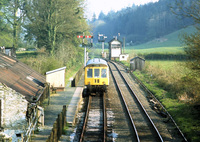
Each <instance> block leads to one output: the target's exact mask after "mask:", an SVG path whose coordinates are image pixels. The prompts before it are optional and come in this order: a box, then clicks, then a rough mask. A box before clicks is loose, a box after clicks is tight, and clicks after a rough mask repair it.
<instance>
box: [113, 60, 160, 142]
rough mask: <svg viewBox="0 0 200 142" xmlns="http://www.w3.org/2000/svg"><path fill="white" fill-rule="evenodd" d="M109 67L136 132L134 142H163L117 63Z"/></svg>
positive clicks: (132, 127) (133, 129)
mask: <svg viewBox="0 0 200 142" xmlns="http://www.w3.org/2000/svg"><path fill="white" fill-rule="evenodd" d="M109 67H110V72H111V74H112V76H113V78H114V81H115V82H116V85H117V88H118V90H119V93H120V94H121V98H122V100H123V101H122V102H123V103H124V106H125V108H126V112H127V115H128V117H129V121H130V124H131V129H132V131H133V132H134V136H133V138H134V140H133V141H161V142H162V141H163V138H162V136H161V134H160V133H159V131H158V129H157V128H156V126H155V124H154V123H153V121H152V119H151V118H150V116H149V115H148V113H147V112H146V110H145V108H144V107H143V106H142V103H141V102H140V101H139V99H138V97H137V96H136V94H135V93H134V92H133V90H132V89H131V87H130V86H129V84H128V83H127V81H126V79H125V78H124V77H123V75H122V74H121V72H120V71H119V69H118V68H117V67H116V65H115V63H111V62H110V63H109Z"/></svg>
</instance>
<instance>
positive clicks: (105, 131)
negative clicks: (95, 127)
mask: <svg viewBox="0 0 200 142" xmlns="http://www.w3.org/2000/svg"><path fill="white" fill-rule="evenodd" d="M102 97H103V141H104V142H106V139H107V113H106V101H105V93H104V94H103V96H102Z"/></svg>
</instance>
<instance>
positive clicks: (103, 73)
mask: <svg viewBox="0 0 200 142" xmlns="http://www.w3.org/2000/svg"><path fill="white" fill-rule="evenodd" d="M101 77H102V78H106V77H107V75H106V69H102V70H101Z"/></svg>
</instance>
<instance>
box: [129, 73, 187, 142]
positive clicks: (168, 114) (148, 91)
mask: <svg viewBox="0 0 200 142" xmlns="http://www.w3.org/2000/svg"><path fill="white" fill-rule="evenodd" d="M131 75H132V76H133V77H134V78H135V79H136V80H137V82H138V83H139V84H140V85H141V86H142V87H143V88H144V89H145V91H146V92H147V93H149V95H151V96H152V97H153V98H154V99H155V100H156V102H158V103H159V105H160V106H161V107H162V109H163V110H164V112H165V113H167V116H168V117H169V118H170V119H171V120H172V122H173V123H174V125H175V126H176V128H177V129H178V131H179V133H180V135H181V136H182V137H183V139H184V141H185V142H188V140H187V139H186V137H185V136H184V134H183V132H182V131H181V130H180V128H179V127H178V125H177V124H176V122H175V120H174V119H173V118H172V116H171V115H170V113H169V112H168V111H167V110H166V109H165V107H164V106H163V105H162V104H161V102H160V101H159V100H158V99H157V98H156V97H155V96H154V95H153V93H152V92H151V91H150V90H149V89H148V88H147V87H146V86H145V85H144V84H143V83H142V82H141V81H140V80H139V79H138V78H137V77H136V76H135V75H134V74H131Z"/></svg>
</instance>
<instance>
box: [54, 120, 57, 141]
mask: <svg viewBox="0 0 200 142" xmlns="http://www.w3.org/2000/svg"><path fill="white" fill-rule="evenodd" d="M57 141H58V122H57V119H56V121H55V123H54V124H53V142H57Z"/></svg>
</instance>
